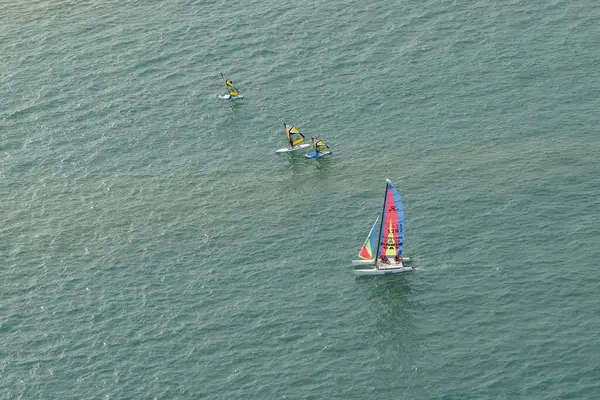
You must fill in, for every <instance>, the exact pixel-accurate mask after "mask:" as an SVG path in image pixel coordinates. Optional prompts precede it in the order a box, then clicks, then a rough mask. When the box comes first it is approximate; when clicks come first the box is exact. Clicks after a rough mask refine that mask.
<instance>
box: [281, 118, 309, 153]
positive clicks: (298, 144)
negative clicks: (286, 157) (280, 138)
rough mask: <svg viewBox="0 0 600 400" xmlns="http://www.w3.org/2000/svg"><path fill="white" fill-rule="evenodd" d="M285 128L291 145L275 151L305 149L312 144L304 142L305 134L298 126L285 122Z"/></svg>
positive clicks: (284, 151)
mask: <svg viewBox="0 0 600 400" xmlns="http://www.w3.org/2000/svg"><path fill="white" fill-rule="evenodd" d="M283 129H285V136H286V137H287V140H288V144H289V147H284V148H283V149H279V150H275V152H277V153H287V152H289V151H296V150H300V149H305V148H307V147H309V146H310V143H305V142H304V135H303V134H301V133H300V131H299V130H298V128H296V127H295V126H294V125H288V124H286V123H284V124H283Z"/></svg>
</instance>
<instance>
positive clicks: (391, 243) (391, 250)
mask: <svg viewBox="0 0 600 400" xmlns="http://www.w3.org/2000/svg"><path fill="white" fill-rule="evenodd" d="M394 232H396V229H394V222H393V220H392V219H390V224H389V227H388V235H387V240H386V241H385V242H384V243H383V245H384V249H383V254H385V255H386V256H388V257H396V256H397V255H398V252H397V251H398V250H397V249H398V245H397V244H396V239H395V237H394Z"/></svg>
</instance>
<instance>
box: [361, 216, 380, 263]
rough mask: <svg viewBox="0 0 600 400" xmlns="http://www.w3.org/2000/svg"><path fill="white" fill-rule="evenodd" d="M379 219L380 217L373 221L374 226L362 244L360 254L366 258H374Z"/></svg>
mask: <svg viewBox="0 0 600 400" xmlns="http://www.w3.org/2000/svg"><path fill="white" fill-rule="evenodd" d="M377 221H379V218H377V219H376V220H375V222H373V226H372V227H371V231H369V236H367V239H366V240H365V243H364V244H363V245H362V248H361V249H360V252H359V253H358V256H359V257H360V258H362V259H365V260H372V259H373V249H374V248H375V225H377Z"/></svg>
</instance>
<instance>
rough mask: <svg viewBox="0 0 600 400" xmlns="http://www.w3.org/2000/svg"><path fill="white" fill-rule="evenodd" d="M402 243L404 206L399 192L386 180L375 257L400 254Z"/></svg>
mask: <svg viewBox="0 0 600 400" xmlns="http://www.w3.org/2000/svg"><path fill="white" fill-rule="evenodd" d="M403 244H404V208H403V207H402V201H401V200H400V193H398V190H397V189H396V188H395V187H394V185H392V184H391V182H390V181H388V184H387V188H386V194H385V203H384V205H383V215H382V217H381V229H380V232H379V246H378V249H377V257H380V256H382V255H383V256H386V257H395V256H401V255H402V245H403Z"/></svg>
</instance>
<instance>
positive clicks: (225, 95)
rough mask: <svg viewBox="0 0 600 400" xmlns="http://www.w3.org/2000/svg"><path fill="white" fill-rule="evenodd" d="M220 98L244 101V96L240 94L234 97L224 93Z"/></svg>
mask: <svg viewBox="0 0 600 400" xmlns="http://www.w3.org/2000/svg"><path fill="white" fill-rule="evenodd" d="M219 98H220V99H221V100H237V99H243V98H244V96H243V95H241V94H238V95H237V96H232V95H230V94H229V93H223V94H220V95H219Z"/></svg>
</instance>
